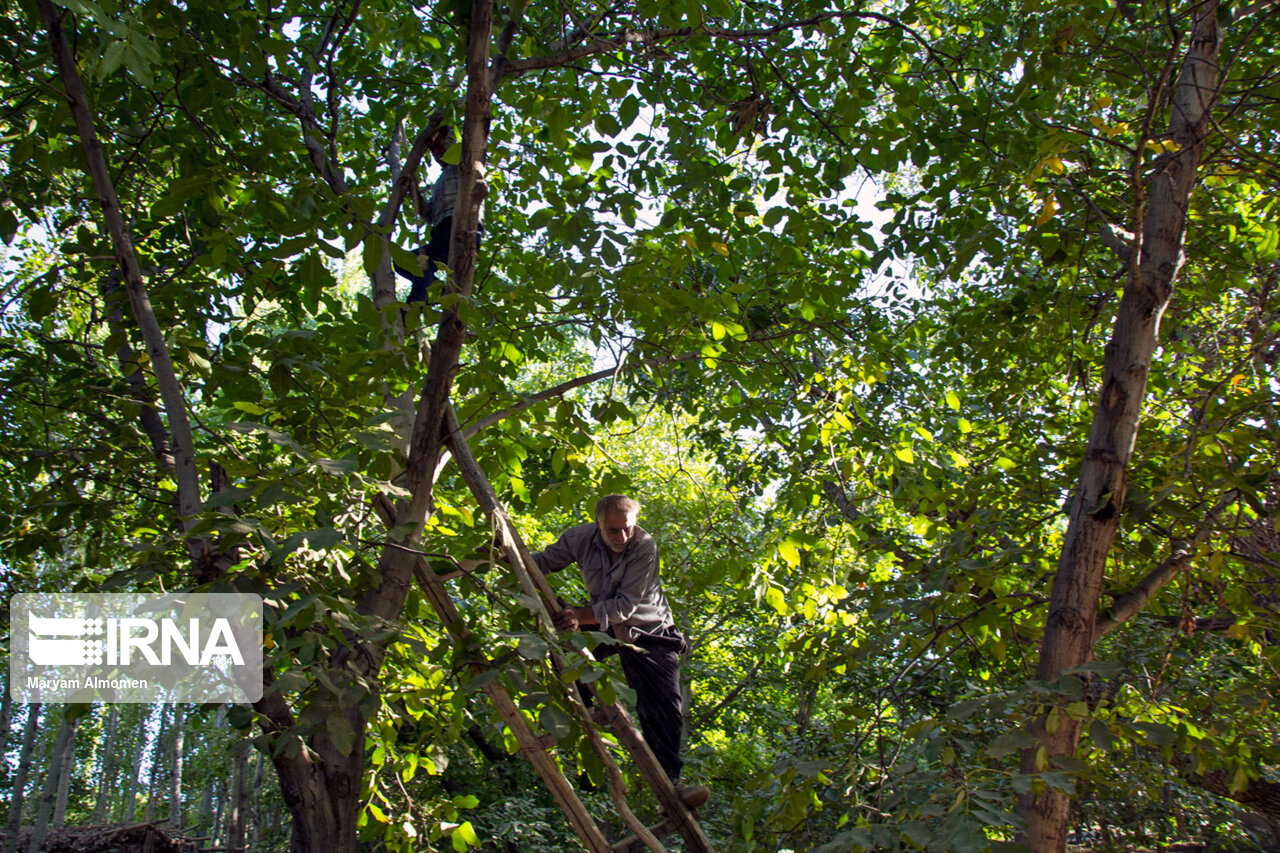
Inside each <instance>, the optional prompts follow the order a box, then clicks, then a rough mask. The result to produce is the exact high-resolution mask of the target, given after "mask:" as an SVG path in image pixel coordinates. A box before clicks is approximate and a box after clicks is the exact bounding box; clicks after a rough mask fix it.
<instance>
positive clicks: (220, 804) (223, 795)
mask: <svg viewBox="0 0 1280 853" xmlns="http://www.w3.org/2000/svg"><path fill="white" fill-rule="evenodd" d="M209 791H210V794H211V795H212V797H213V824H212V825H211V826H210V827H209V841H210V844H211V846H217V843H218V840H219V839H221V838H222V827H223V824H224V823H225V821H224V820H223V817H222V816H223V815H224V814H226V811H227V789H226V786H225V785H223V784H222V782H221V780H219V781H218V782H217V783H215V784H213V785H210V786H209Z"/></svg>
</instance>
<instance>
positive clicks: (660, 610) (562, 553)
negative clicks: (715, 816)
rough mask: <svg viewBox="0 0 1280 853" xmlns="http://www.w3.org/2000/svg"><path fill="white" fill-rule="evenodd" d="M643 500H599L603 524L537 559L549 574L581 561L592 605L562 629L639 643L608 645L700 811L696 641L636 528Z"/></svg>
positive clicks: (671, 770) (657, 751) (681, 789)
mask: <svg viewBox="0 0 1280 853" xmlns="http://www.w3.org/2000/svg"><path fill="white" fill-rule="evenodd" d="M639 513H640V504H639V502H638V501H636V500H634V499H632V498H629V497H626V496H625V495H606V496H605V497H603V498H601V499H600V500H599V501H598V502H597V503H596V508H595V519H596V520H595V523H594V524H592V523H588V524H579V525H576V526H574V527H570V528H569V529H568V530H565V531H564V532H563V533H561V534H560V538H559V539H557V540H556V541H555V542H554V543H553V544H551V545H550V546H549V547H547V548H546V549H545V550H543V551H539V552H537V553H536V554H534V555H533V559H534V561H535V562H536V563H537V564H538V568H540V569H541V570H542V571H543V572H544V573H548V574H549V573H552V572H558V571H560V570H561V569H563V568H565V567H566V566H568V565H569V564H570V563H577V564H578V569H579V571H581V572H582V581H583V583H584V584H586V587H587V593H588V595H589V596H590V598H591V602H590V604H587V605H585V606H581V607H566V608H564V609H563V610H561V611H560V612H559V613H557V614H555V617H554V618H555V625H556V628H557V629H559V630H561V631H574V630H577V629H578V628H580V627H591V628H596V629H598V630H600V631H604V632H605V633H607V634H609V635H610V636H612V637H614V638H616V639H618V640H620V641H622V642H623V643H627V644H629V645H631V646H637V647H639V649H640V650H641V651H636V650H635V649H632V648H628V647H627V646H612V645H610V646H601V647H600V649H598V650H597V651H598V653H600V654H606V655H607V654H613V653H615V651H616V653H617V655H618V657H619V659H620V660H621V662H622V672H623V674H624V675H625V676H626V679H627V684H628V685H630V686H631V689H632V690H634V691H635V692H636V715H637V716H638V717H639V718H640V729H641V731H642V732H643V733H644V737H645V740H646V741H648V743H649V747H650V748H651V749H652V750H653V753H654V756H655V757H656V758H657V759H658V762H659V763H660V764H661V765H662V767H663V769H664V770H666V772H667V775H668V776H669V777H671V781H672V782H673V783H675V785H676V790H677V792H678V793H679V795H680V799H681V801H683V802H684V803H685V805H687V806H689V807H690V808H697V807H698V806H700V805H702V804H703V803H705V802H706V801H707V799H708V798H709V797H710V795H711V792H710V790H709V789H708V788H707V787H706V786H705V785H694V786H685V785H681V784H680V781H679V779H680V771H681V769H682V768H683V767H684V762H683V760H682V759H681V758H680V743H681V740H682V739H683V736H684V699H683V696H682V694H681V692H680V656H681V655H682V654H684V653H685V652H687V651H688V649H689V646H688V643H686V642H685V639H684V636H683V635H682V634H681V633H680V630H679V629H678V628H676V625H675V621H674V620H673V619H672V618H671V607H670V606H669V605H668V604H667V599H666V596H665V595H663V593H662V579H661V577H660V576H659V574H658V544H657V543H656V542H655V541H654V539H653V537H652V536H650V535H649V534H648V533H647V532H646V531H645V530H644V529H643V528H641V527H639V526H638V525H637V524H636V518H637V516H638V515H639Z"/></svg>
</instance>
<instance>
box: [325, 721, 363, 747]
mask: <svg viewBox="0 0 1280 853" xmlns="http://www.w3.org/2000/svg"><path fill="white" fill-rule="evenodd" d="M324 727H325V731H326V732H328V734H329V740H331V741H333V745H334V748H335V749H337V750H338V752H340V753H342V754H343V755H350V754H351V750H352V749H354V748H355V744H356V732H355V729H353V728H351V724H350V723H348V722H347V718H346V717H344V716H342V714H341V713H333V714H330V715H329V716H328V718H326V719H325V721H324Z"/></svg>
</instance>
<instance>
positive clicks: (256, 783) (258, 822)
mask: <svg viewBox="0 0 1280 853" xmlns="http://www.w3.org/2000/svg"><path fill="white" fill-rule="evenodd" d="M266 763H267V762H266V761H265V760H264V759H263V757H262V753H260V752H258V751H257V750H255V751H254V753H253V790H254V792H255V793H256V794H257V796H255V797H253V799H252V801H251V804H250V806H249V849H251V850H254V849H257V846H258V834H259V833H258V829H259V827H261V826H262V796H261V794H262V770H263V767H265V766H266Z"/></svg>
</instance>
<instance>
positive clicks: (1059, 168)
mask: <svg viewBox="0 0 1280 853" xmlns="http://www.w3.org/2000/svg"><path fill="white" fill-rule="evenodd" d="M1044 167H1045V168H1046V169H1048V170H1049V171H1050V172H1053V173H1054V174H1055V175H1061V174H1062V173H1063V172H1065V171H1067V167H1066V166H1064V165H1062V158H1060V157H1046V158H1045V161H1044Z"/></svg>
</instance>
